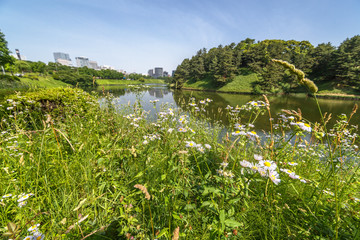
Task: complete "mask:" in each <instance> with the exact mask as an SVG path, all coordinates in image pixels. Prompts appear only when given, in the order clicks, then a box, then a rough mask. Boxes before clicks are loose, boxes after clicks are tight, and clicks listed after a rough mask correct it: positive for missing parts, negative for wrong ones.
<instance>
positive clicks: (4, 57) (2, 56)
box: [0, 31, 14, 66]
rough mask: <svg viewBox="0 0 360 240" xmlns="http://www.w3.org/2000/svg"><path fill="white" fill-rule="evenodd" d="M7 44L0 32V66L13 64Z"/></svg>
mask: <svg viewBox="0 0 360 240" xmlns="http://www.w3.org/2000/svg"><path fill="white" fill-rule="evenodd" d="M7 44H8V42H7V41H6V39H5V35H4V34H3V33H2V32H1V31H0V66H5V65H6V64H13V63H14V58H12V57H11V56H10V53H11V52H10V51H9V49H8V46H7Z"/></svg>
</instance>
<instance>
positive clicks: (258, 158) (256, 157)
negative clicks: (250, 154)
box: [254, 154, 263, 161]
mask: <svg viewBox="0 0 360 240" xmlns="http://www.w3.org/2000/svg"><path fill="white" fill-rule="evenodd" d="M254 159H255V160H257V161H261V160H263V157H262V156H261V155H258V154H254Z"/></svg>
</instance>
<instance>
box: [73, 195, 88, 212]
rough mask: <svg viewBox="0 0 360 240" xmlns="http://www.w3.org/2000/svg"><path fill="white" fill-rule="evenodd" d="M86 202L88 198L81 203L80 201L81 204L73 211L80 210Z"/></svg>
mask: <svg viewBox="0 0 360 240" xmlns="http://www.w3.org/2000/svg"><path fill="white" fill-rule="evenodd" d="M85 202H86V198H85V199H83V200H82V201H81V202H80V203H79V205H78V206H77V207H76V208H74V210H73V211H77V210H79V208H81V206H82V205H84V203H85Z"/></svg>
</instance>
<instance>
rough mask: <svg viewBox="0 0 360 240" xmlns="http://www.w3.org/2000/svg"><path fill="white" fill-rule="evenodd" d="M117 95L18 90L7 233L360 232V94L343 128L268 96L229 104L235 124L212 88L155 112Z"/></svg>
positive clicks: (5, 156) (4, 146)
mask: <svg viewBox="0 0 360 240" xmlns="http://www.w3.org/2000/svg"><path fill="white" fill-rule="evenodd" d="M100 99H102V100H101V101H100ZM114 101H116V98H114V97H113V96H111V95H109V94H106V93H104V95H101V94H100V95H97V94H95V93H92V94H89V93H87V92H84V91H82V90H80V89H76V88H62V89H51V90H37V91H35V92H27V93H18V94H16V95H12V96H8V97H7V99H4V101H3V102H2V103H1V106H0V114H1V115H0V116H1V119H0V120H1V123H0V158H1V161H0V165H1V166H0V172H1V175H0V186H1V188H0V198H1V199H0V233H1V235H2V238H3V239H319V240H320V239H360V191H359V190H360V176H359V164H360V156H359V145H358V144H359V140H358V129H357V126H354V125H352V124H349V121H350V120H351V118H352V116H353V115H354V114H356V111H357V106H354V109H353V111H352V112H350V113H344V114H342V115H340V116H332V117H333V118H337V122H336V124H335V125H334V126H333V127H331V128H330V127H328V126H327V121H328V120H329V118H330V116H329V115H325V114H324V115H322V117H323V118H322V120H321V121H320V122H318V123H315V122H309V121H307V120H306V119H305V118H304V117H303V116H302V114H301V112H300V111H295V110H292V109H288V110H283V111H282V113H281V114H280V115H278V116H271V114H270V110H269V102H268V100H267V98H266V96H264V99H263V101H251V102H248V103H247V104H245V105H243V106H228V107H227V109H225V110H224V111H225V113H224V114H226V115H227V117H228V119H229V122H230V125H229V126H226V128H225V126H223V125H222V124H221V123H218V122H209V121H207V119H206V111H207V108H208V106H209V105H211V104H213V102H212V100H211V99H200V100H199V99H195V98H193V99H190V100H188V99H187V101H184V104H186V106H183V107H182V108H175V107H174V106H172V105H169V104H160V103H158V102H157V101H152V104H153V105H154V107H155V106H157V105H160V108H159V109H160V110H156V109H158V108H154V111H156V113H155V117H154V115H150V114H149V112H147V111H145V110H144V109H143V108H142V103H141V99H139V101H137V102H136V103H134V104H127V105H122V106H121V107H120V108H116V107H115V106H114V104H113V103H114ZM314 101H315V100H314ZM320 111H321V109H320ZM260 115H265V116H268V118H269V121H268V124H269V126H270V131H265V130H259V129H255V128H254V123H255V122H256V120H257V118H258V116H260ZM243 116H247V117H246V118H244V117H243ZM244 119H246V121H245V120H244ZM224 129H225V132H224ZM267 129H269V128H267Z"/></svg>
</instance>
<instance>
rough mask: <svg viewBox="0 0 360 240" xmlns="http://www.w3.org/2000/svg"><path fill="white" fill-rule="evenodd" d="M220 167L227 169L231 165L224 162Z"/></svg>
mask: <svg viewBox="0 0 360 240" xmlns="http://www.w3.org/2000/svg"><path fill="white" fill-rule="evenodd" d="M220 165H221V166H222V167H223V168H226V167H227V166H228V165H229V163H228V162H222V163H220Z"/></svg>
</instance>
